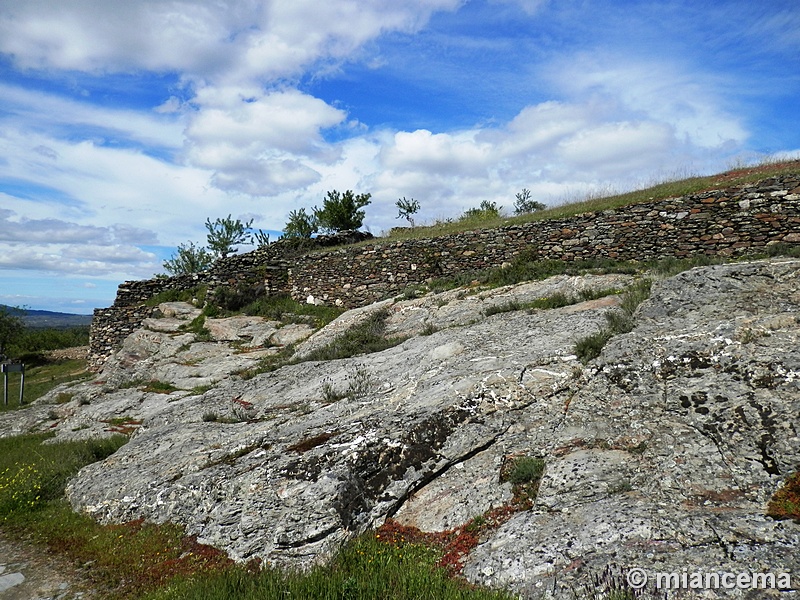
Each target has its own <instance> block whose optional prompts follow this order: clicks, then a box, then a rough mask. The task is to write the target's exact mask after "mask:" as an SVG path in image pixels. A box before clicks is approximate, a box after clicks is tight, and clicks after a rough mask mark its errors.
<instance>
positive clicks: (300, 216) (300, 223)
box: [283, 208, 319, 239]
mask: <svg viewBox="0 0 800 600" xmlns="http://www.w3.org/2000/svg"><path fill="white" fill-rule="evenodd" d="M318 228H319V227H318V225H317V221H316V219H315V218H314V216H313V215H309V214H308V213H306V209H305V208H301V209H300V210H293V211H292V212H290V213H289V220H288V221H287V222H286V225H284V226H283V235H284V237H287V238H300V239H304V238H310V237H311V236H312V235H313V234H315V233H316V232H317V230H318Z"/></svg>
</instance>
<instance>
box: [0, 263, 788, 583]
mask: <svg viewBox="0 0 800 600" xmlns="http://www.w3.org/2000/svg"><path fill="white" fill-rule="evenodd" d="M631 281H632V278H631V277H630V276H624V275H586V276H582V277H567V276H559V277H554V278H550V279H547V280H545V281H542V282H534V283H526V284H520V285H515V286H508V287H504V288H497V289H493V290H486V291H481V292H478V293H473V292H471V291H469V290H453V291H450V292H444V293H441V294H430V295H428V296H425V297H423V298H416V299H409V300H400V299H396V300H387V301H384V302H382V303H379V304H376V305H371V306H368V307H364V308H361V309H356V310H353V311H349V312H347V313H345V314H344V315H342V317H340V318H339V319H337V320H336V321H334V322H333V323H331V324H330V325H329V326H327V327H326V328H324V329H322V330H320V331H319V332H317V333H315V334H314V335H313V336H311V337H310V338H308V339H306V341H298V340H299V339H300V338H302V337H305V336H307V335H308V334H309V333H310V331H308V330H306V331H301V330H300V329H297V328H296V329H294V330H292V331H286V332H284V333H285V334H286V338H284V339H282V340H281V339H280V336H278V337H276V334H277V333H278V332H281V330H282V329H283V328H280V327H277V325H276V324H269V323H265V322H263V320H262V321H260V322H259V321H258V320H253V318H247V319H245V318H242V317H232V318H231V319H218V320H213V322H211V323H208V322H207V327H208V328H209V331H208V332H205V333H204V334H203V335H200V336H198V335H197V334H196V333H189V332H186V331H181V330H179V329H178V325H179V323H180V321H181V315H180V314H178V313H177V312H175V310H172V311H171V312H170V310H168V309H169V308H170V307H165V314H167V313H169V314H173V315H174V316H172V317H166V318H164V319H151V320H149V321H148V322H146V324H145V329H142V330H139V331H137V332H135V333H133V334H132V335H131V336H130V337H129V338H128V339H127V340H126V342H125V344H124V345H123V348H122V349H121V350H120V351H119V352H117V353H116V354H115V356H114V357H113V358H112V359H111V360H110V361H109V362H108V363H107V365H106V367H105V369H104V370H103V372H101V373H100V374H99V376H98V377H97V379H96V380H94V381H92V382H84V383H78V384H74V385H69V386H64V387H61V388H59V389H57V390H54V391H53V392H52V393H51V394H50V395H48V396H47V397H45V398H43V399H42V400H41V401H40V403H39V406H38V407H35V408H33V409H30V410H28V411H23V412H17V413H15V414H8V413H6V414H2V415H0V435H7V434H9V433H12V432H15V431H21V430H24V429H28V428H31V427H33V428H43V429H44V428H47V429H48V430H51V431H55V432H56V435H57V437H59V438H73V437H80V436H86V435H107V433H108V431H120V430H122V431H127V432H132V433H133V435H132V438H131V441H130V442H129V443H128V444H127V445H126V446H124V447H123V448H122V449H121V450H119V451H118V452H117V453H116V454H114V455H113V456H111V457H109V458H108V459H106V460H105V461H103V462H102V463H96V464H93V465H90V466H89V467H86V468H85V469H83V470H82V471H81V472H80V473H79V475H78V476H77V477H76V478H75V479H74V480H73V482H72V483H71V484H70V486H69V488H68V495H69V498H70V501H71V502H72V504H73V506H74V507H75V508H76V509H79V510H84V511H88V512H90V513H91V514H94V515H95V516H96V517H97V518H99V519H101V520H104V521H126V520H130V519H135V518H145V519H151V520H154V521H159V522H160V521H165V520H172V521H176V522H179V523H183V524H185V525H186V526H187V527H188V530H189V532H190V533H194V534H197V535H198V536H199V537H200V539H201V540H203V541H205V542H208V543H212V544H214V545H216V546H218V547H220V548H223V549H225V550H226V551H227V552H228V553H229V554H230V555H231V556H232V557H234V558H236V559H240V560H244V559H248V558H252V557H258V558H260V559H263V560H265V561H268V562H270V563H273V564H281V565H288V566H299V565H304V564H307V562H308V560H309V559H311V560H324V558H325V557H326V556H328V555H329V554H330V553H331V552H333V551H335V549H336V548H337V547H338V546H339V545H340V544H341V543H342V542H343V541H344V540H346V539H348V538H350V537H352V536H354V535H355V534H357V533H359V532H361V531H364V530H366V529H368V528H371V527H377V526H379V525H381V524H382V523H384V521H385V520H386V519H387V518H391V519H393V521H392V522H393V523H394V524H395V526H397V527H401V526H405V527H416V528H419V529H421V530H424V531H442V530H447V529H451V528H454V527H458V526H461V525H464V524H465V523H467V522H469V521H470V520H471V519H473V518H475V517H481V516H482V518H483V520H484V521H485V520H488V519H489V517H490V516H492V515H496V514H498V512H503V514H504V515H505V517H504V519H502V520H498V521H497V523H496V525H497V526H496V527H484V528H482V529H480V533H479V536H478V537H479V539H478V541H479V542H480V543H479V544H478V545H477V547H474V549H471V551H469V552H466V553H464V554H463V555H462V556H460V563H461V565H462V566H463V572H464V574H465V576H466V577H467V578H468V579H469V580H471V581H473V582H476V583H483V584H488V585H492V586H498V587H503V588H508V589H511V590H514V591H516V592H518V593H520V594H521V595H522V597H524V598H540V597H542V595H543V594H544V595H546V596H547V597H554V598H573V597H574V595H573V594H574V591H575V590H581V589H589V588H587V586H591V585H592V583H591V581H592V579H591V578H592V576H596V575H599V574H602V573H603V572H604V570H605V569H606V567H607V566H608V565H611V564H615V565H618V566H619V567H620V568H623V569H630V568H634V567H638V568H642V569H645V570H646V571H647V572H650V573H655V572H670V571H676V572H678V573H680V572H683V571H685V570H686V569H689V570H693V569H696V568H699V566H703V568H707V569H709V570H712V571H723V572H734V573H739V572H753V571H759V572H768V571H771V572H774V573H800V554H799V553H798V552H797V548H798V546H799V545H800V525H798V524H797V523H794V522H792V521H776V520H774V519H772V518H771V517H767V516H765V512H766V506H767V503H768V501H769V499H770V497H771V496H772V494H773V493H774V492H775V490H777V489H778V488H779V486H780V485H781V484H782V482H783V481H785V479H786V478H787V477H788V476H789V475H791V474H792V473H794V472H795V471H796V470H797V469H798V466H800V437H799V436H800V434H799V433H798V430H797V427H798V423H797V415H798V414H800V390H798V386H799V385H800V384H799V383H798V382H800V352H799V351H798V348H800V322H798V314H800V261H798V260H795V259H771V260H764V261H753V262H746V263H732V264H725V265H718V266H713V267H703V268H697V269H693V270H691V271H687V272H684V273H681V274H679V275H677V276H675V277H672V278H669V279H666V280H663V281H658V282H655V283H654V285H653V289H652V294H651V296H650V298H649V299H648V300H646V301H645V302H644V303H643V304H642V305H641V306H640V307H639V309H638V310H637V312H636V314H635V327H634V328H633V330H632V331H631V332H630V333H627V334H623V335H618V336H616V337H613V338H612V339H611V340H610V341H609V342H608V344H607V345H606V346H605V348H604V349H603V351H602V353H601V355H600V356H599V357H598V358H597V359H595V360H594V361H592V362H590V363H589V364H587V365H583V364H582V363H581V362H580V361H579V360H578V359H577V357H576V356H575V354H574V347H575V343H576V341H578V340H580V339H582V338H585V337H586V336H588V335H590V334H592V333H594V332H597V331H598V330H600V329H602V328H604V327H606V324H607V317H606V315H607V314H608V313H612V312H615V311H618V310H619V308H618V305H619V296H617V295H607V296H603V297H600V298H598V299H594V300H589V301H584V302H580V301H576V303H574V304H570V305H567V306H562V307H560V308H552V309H533V310H513V309H515V308H517V309H519V308H522V307H525V306H526V305H530V304H531V303H534V302H536V301H538V300H539V299H541V298H543V297H553V296H555V295H556V294H558V293H561V294H564V295H566V296H577V294H578V293H579V292H580V291H584V290H587V289H594V290H600V289H606V290H610V289H622V288H624V287H625V286H626V285H628V284H630V283H631ZM576 300H577V298H576ZM172 309H175V307H172ZM185 310H186V311H188V314H184V315H183V319H184V322H186V321H185V320H186V319H189V318H191V316H192V314H193V313H192V312H191V309H190V308H188V307H186V308H185ZM493 313H497V314H493ZM376 314H380V315H381V316H382V317H383V316H384V315H385V324H386V330H387V332H388V333H389V334H398V335H408V336H410V337H408V339H407V340H406V341H404V342H403V343H401V344H399V345H397V346H394V347H392V348H389V349H387V350H384V351H382V352H376V353H372V354H366V355H361V356H356V357H353V358H345V359H338V360H330V361H322V362H319V361H306V362H298V363H296V364H289V365H285V366H282V367H280V368H277V369H276V370H274V371H268V372H263V373H260V374H256V375H255V376H251V375H252V374H253V371H249V372H248V371H247V370H248V369H252V368H253V367H254V366H257V365H258V364H259V361H263V360H264V357H265V356H267V355H274V354H275V353H276V352H277V348H276V347H273V348H268V347H265V346H267V345H269V344H267V343H266V342H265V340H271V342H270V343H272V344H273V345H275V346H283V347H284V348H285V347H287V345H288V344H289V343H290V342H289V340H290V339H291V340H292V341H293V342H297V346H295V347H294V354H295V356H303V355H307V353H308V352H310V350H311V349H313V348H315V347H322V346H324V345H325V344H327V343H329V342H330V341H331V340H333V339H335V338H336V337H337V336H338V335H341V333H342V332H344V331H347V330H350V329H351V328H353V327H355V326H356V325H357V324H358V323H362V322H365V321H366V320H367V319H368V318H369V316H370V315H373V316H374V315H376ZM487 315H488V316H487ZM237 319H238V320H237ZM248 319H249V320H248ZM290 333H291V334H293V335H289V334H290ZM257 340H259V341H257ZM249 346H252V347H254V348H248V347H249ZM255 346H258V347H255ZM243 375H244V376H243ZM149 380H157V382H156V383H154V382H152V381H151V382H150V383H149V384H148V381H149ZM167 384H169V385H167ZM59 394H61V396H60V397H59V396H58V395H59ZM64 394H71V399H70V400H69V401H68V402H66V403H63V400H64ZM57 397H58V398H59V399H60V400H61V401H62V404H59V405H58V406H54V405H53V403H55V401H56V398H57ZM53 417H57V419H56V420H53ZM520 457H531V458H535V459H541V460H543V461H544V465H545V466H544V474H543V477H542V478H541V482H540V484H539V489H538V494H535V491H534V490H529V492H530V494H531V496H534V495H535V500H534V501H533V503H532V506H529V505H526V504H525V503H524V502H522V503H521V502H519V494H520V488H519V487H515V485H514V483H513V482H512V481H507V480H506V477H505V476H504V474H505V473H506V472H507V468H508V466H509V465H510V464H512V463H513V462H514V460H516V459H518V458H520ZM515 497H516V498H515ZM795 585H796V582H795ZM768 593H769V592H759V594H761V595H759V596H758V597H764V594H768ZM693 594H694V595H693ZM684 597H701V596H700V594H699V592H694V591H691V590H689V591H688V595H687V596H684ZM748 597H750V596H748ZM753 597H755V596H753Z"/></svg>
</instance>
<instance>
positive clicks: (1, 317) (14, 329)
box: [0, 305, 25, 360]
mask: <svg viewBox="0 0 800 600" xmlns="http://www.w3.org/2000/svg"><path fill="white" fill-rule="evenodd" d="M21 312H22V311H21V310H20V309H10V310H9V308H8V307H7V306H2V305H0V360H3V359H5V358H6V354H5V353H6V351H7V349H8V346H9V344H11V343H13V341H14V340H15V339H16V338H18V337H19V336H20V335H21V334H22V333H23V332H24V331H25V324H24V323H23V321H22V317H21V316H20V315H19V313H21ZM15 313H17V314H15Z"/></svg>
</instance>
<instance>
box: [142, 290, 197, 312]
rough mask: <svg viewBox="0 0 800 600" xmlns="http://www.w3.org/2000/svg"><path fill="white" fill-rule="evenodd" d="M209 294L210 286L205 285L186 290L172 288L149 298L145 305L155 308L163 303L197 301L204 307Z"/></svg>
mask: <svg viewBox="0 0 800 600" xmlns="http://www.w3.org/2000/svg"><path fill="white" fill-rule="evenodd" d="M207 292H208V286H205V285H199V286H196V287H193V288H190V289H185V290H184V289H178V288H171V289H168V290H164V291H163V292H159V293H158V294H156V295H155V296H152V297H151V298H148V299H147V300H146V301H145V305H146V306H150V307H154V306H158V305H159V304H161V303H162V302H191V301H192V300H197V303H198V304H199V305H200V306H202V305H203V302H205V298H206V293H207Z"/></svg>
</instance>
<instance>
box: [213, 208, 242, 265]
mask: <svg viewBox="0 0 800 600" xmlns="http://www.w3.org/2000/svg"><path fill="white" fill-rule="evenodd" d="M252 224H253V219H250V220H249V221H248V222H247V223H242V222H241V221H240V220H239V219H236V220H235V221H234V220H233V219H231V216H230V215H228V216H227V217H226V218H224V219H219V218H218V219H217V220H216V221H214V222H213V223H212V222H211V219H206V229H208V248H209V250H211V252H213V253H214V256H216V257H217V258H225V257H226V256H228V254H232V253H234V252H236V249H235V248H234V246H235V245H237V244H246V243H249V242H250V241H251V239H252V238H251V236H250V233H249V232H248V229H250V226H251V225H252Z"/></svg>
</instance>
